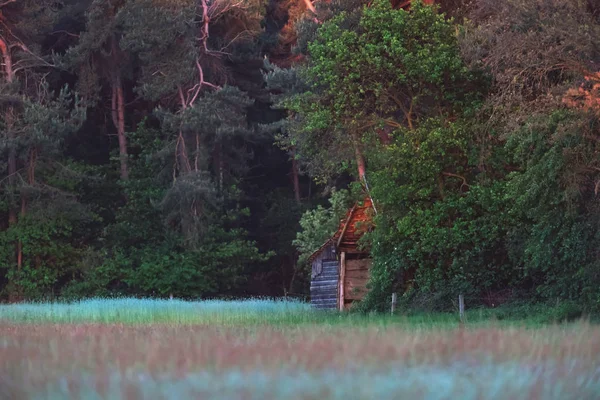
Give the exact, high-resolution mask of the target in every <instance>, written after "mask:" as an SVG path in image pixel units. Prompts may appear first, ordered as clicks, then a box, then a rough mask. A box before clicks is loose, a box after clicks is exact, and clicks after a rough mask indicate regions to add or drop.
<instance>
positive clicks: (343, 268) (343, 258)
mask: <svg viewBox="0 0 600 400" xmlns="http://www.w3.org/2000/svg"><path fill="white" fill-rule="evenodd" d="M345 279H346V252H345V251H342V254H340V284H339V287H340V296H339V300H340V302H339V308H340V311H344V302H345V299H344V290H345V288H344V286H345V285H344V280H345Z"/></svg>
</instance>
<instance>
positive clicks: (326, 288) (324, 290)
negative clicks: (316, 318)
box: [310, 244, 340, 309]
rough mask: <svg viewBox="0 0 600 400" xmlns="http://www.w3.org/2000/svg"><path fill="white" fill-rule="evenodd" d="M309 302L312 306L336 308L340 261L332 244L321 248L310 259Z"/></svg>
mask: <svg viewBox="0 0 600 400" xmlns="http://www.w3.org/2000/svg"><path fill="white" fill-rule="evenodd" d="M311 275H312V276H311V282H310V303H311V305H312V306H313V307H314V308H326V309H336V308H337V306H338V284H339V277H340V263H339V261H338V260H336V258H335V247H334V245H333V244H331V246H328V247H326V248H324V249H323V251H322V252H321V253H319V254H318V255H317V257H315V259H314V260H313V261H312V274H311Z"/></svg>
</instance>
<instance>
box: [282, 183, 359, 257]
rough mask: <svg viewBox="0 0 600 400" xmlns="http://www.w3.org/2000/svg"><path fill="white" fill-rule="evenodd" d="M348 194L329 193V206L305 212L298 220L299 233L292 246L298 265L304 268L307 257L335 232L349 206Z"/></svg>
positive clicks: (340, 192) (319, 206)
mask: <svg viewBox="0 0 600 400" xmlns="http://www.w3.org/2000/svg"><path fill="white" fill-rule="evenodd" d="M350 199H351V197H350V194H349V192H348V191H347V190H339V191H334V192H332V193H331V197H330V198H329V203H330V206H329V207H328V208H324V207H322V206H321V205H318V206H317V207H316V208H315V209H313V210H308V211H306V212H305V213H304V214H303V215H302V218H300V228H301V229H300V232H298V234H297V235H296V239H294V241H293V242H292V244H293V245H294V246H295V247H296V248H297V249H298V252H299V253H300V257H299V259H298V263H299V264H300V265H303V266H306V264H307V262H308V257H310V256H311V255H312V253H314V252H315V251H316V250H318V249H319V247H321V246H322V245H323V243H325V242H326V241H327V240H328V239H330V238H331V237H332V236H333V234H334V233H335V232H336V231H337V229H338V227H339V225H340V221H341V219H342V218H343V216H344V214H345V213H346V212H347V211H348V207H349V206H350Z"/></svg>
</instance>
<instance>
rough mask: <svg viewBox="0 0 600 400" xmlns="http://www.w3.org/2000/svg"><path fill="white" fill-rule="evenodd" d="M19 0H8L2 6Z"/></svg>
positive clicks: (0, 5)
mask: <svg viewBox="0 0 600 400" xmlns="http://www.w3.org/2000/svg"><path fill="white" fill-rule="evenodd" d="M16 2H17V0H6V1H5V2H4V3H2V4H0V8H2V7H4V6H7V5H9V4H10V3H16Z"/></svg>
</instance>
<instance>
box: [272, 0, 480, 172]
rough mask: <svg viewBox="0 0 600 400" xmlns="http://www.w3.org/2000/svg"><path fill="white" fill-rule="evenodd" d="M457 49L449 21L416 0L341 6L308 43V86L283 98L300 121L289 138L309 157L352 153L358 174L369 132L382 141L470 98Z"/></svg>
mask: <svg viewBox="0 0 600 400" xmlns="http://www.w3.org/2000/svg"><path fill="white" fill-rule="evenodd" d="M417 32H418V34H417ZM457 49H458V43H457V41H456V36H455V35H454V31H453V28H452V26H451V24H448V23H446V22H445V21H444V17H443V16H442V15H438V14H437V13H436V11H435V9H434V8H432V7H429V6H423V5H422V4H420V3H416V4H415V5H414V6H413V7H412V10H411V11H410V12H407V11H404V10H392V8H391V5H390V4H389V2H385V1H381V2H376V3H373V5H371V6H370V7H367V8H364V9H357V10H355V11H352V12H341V13H340V14H338V15H337V16H335V17H333V18H332V19H331V20H329V21H327V22H325V23H323V25H322V26H321V27H320V28H319V29H318V31H317V36H316V38H315V40H314V41H313V42H311V43H310V44H309V45H308V54H309V56H310V57H309V61H308V64H307V66H306V69H305V70H304V71H302V73H301V76H302V78H303V79H305V80H306V81H307V85H308V86H309V87H310V90H308V91H305V92H303V93H300V94H296V95H293V96H290V97H289V98H288V99H287V100H284V101H283V102H282V106H285V107H287V108H288V109H289V110H291V111H292V112H293V113H295V114H297V118H298V120H299V121H300V122H299V124H298V125H299V130H297V131H296V132H294V131H291V132H289V135H288V138H287V141H288V143H292V142H293V143H296V145H297V146H298V152H299V154H300V155H305V156H307V158H313V159H314V156H315V155H316V154H319V153H326V155H325V154H324V155H323V156H321V158H322V159H329V160H332V159H333V160H337V162H345V163H347V162H350V160H352V159H354V165H355V166H356V168H357V173H358V178H359V179H360V180H361V181H363V180H364V176H365V172H366V165H365V146H366V145H367V142H368V139H369V137H372V136H380V140H382V141H383V142H385V141H387V140H388V139H389V138H388V137H387V135H388V134H389V132H390V130H393V129H396V128H400V127H405V126H406V127H408V128H409V129H415V127H416V126H417V125H418V123H419V121H420V120H422V119H426V118H428V117H430V116H439V115H443V114H446V113H449V112H450V113H451V112H452V109H453V108H457V107H460V106H461V104H464V103H465V102H468V97H469V96H468V94H467V91H466V90H465V85H464V82H466V81H468V80H469V79H470V78H469V74H468V71H467V69H466V68H465V66H464V64H463V63H462V61H461V59H460V56H459V54H458V52H457ZM330 162H331V161H330Z"/></svg>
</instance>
